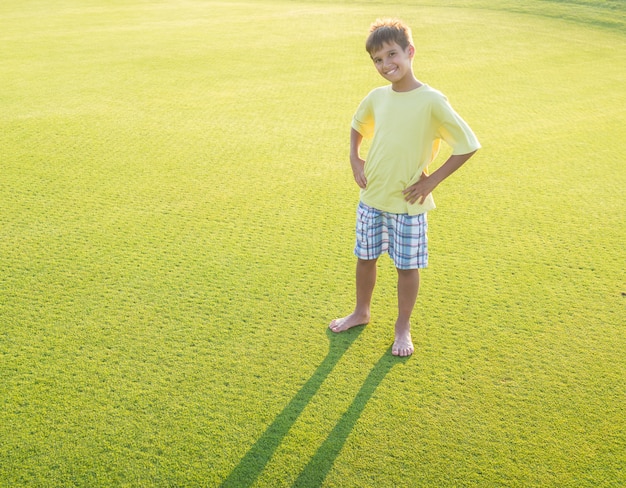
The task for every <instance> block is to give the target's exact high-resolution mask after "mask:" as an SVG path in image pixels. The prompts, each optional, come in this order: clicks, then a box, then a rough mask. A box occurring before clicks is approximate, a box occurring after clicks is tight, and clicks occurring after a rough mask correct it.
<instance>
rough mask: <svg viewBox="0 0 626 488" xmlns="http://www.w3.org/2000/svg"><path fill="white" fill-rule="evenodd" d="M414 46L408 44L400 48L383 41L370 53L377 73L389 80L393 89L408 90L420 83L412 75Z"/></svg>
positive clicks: (395, 44)
mask: <svg viewBox="0 0 626 488" xmlns="http://www.w3.org/2000/svg"><path fill="white" fill-rule="evenodd" d="M414 54H415V48H414V47H413V45H411V44H410V45H408V46H407V48H406V49H402V47H400V45H399V44H397V43H396V42H394V43H393V44H389V43H385V44H383V46H382V47H381V48H380V49H378V50H377V51H374V52H373V53H372V54H371V57H372V61H374V66H375V67H376V69H377V70H378V73H380V75H381V76H382V77H383V78H385V79H386V80H387V81H390V82H391V86H392V88H393V89H394V90H395V91H409V90H412V89H414V88H417V87H419V86H420V83H419V82H418V81H417V80H416V79H415V77H414V76H413V69H412V67H411V62H412V61H413V55H414Z"/></svg>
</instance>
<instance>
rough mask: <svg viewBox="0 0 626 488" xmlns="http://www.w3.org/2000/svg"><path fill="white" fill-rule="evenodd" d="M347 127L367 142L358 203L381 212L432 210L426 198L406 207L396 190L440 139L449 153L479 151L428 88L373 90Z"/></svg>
mask: <svg viewBox="0 0 626 488" xmlns="http://www.w3.org/2000/svg"><path fill="white" fill-rule="evenodd" d="M352 127H353V128H354V130H356V131H358V132H359V133H360V134H361V135H362V136H363V137H364V138H368V139H372V143H371V145H370V148H369V152H368V154H367V158H366V162H365V177H366V178H367V188H365V189H362V190H361V201H362V202H363V203H365V204H366V205H369V206H370V207H374V208H376V209H378V210H382V211H384V212H391V213H398V214H409V215H417V214H420V213H423V212H426V211H428V210H432V209H434V208H435V201H434V200H433V196H432V194H431V195H428V197H426V199H425V200H424V203H423V204H421V205H420V204H419V203H417V202H416V203H414V204H410V203H409V202H407V201H406V200H405V199H404V195H403V194H402V191H403V190H404V189H405V188H407V187H408V186H410V185H412V184H413V183H415V182H416V181H417V180H419V178H420V176H421V174H422V172H423V171H426V169H427V168H428V165H429V164H430V163H431V162H432V160H433V159H435V157H436V156H437V153H438V152H439V145H440V142H441V140H442V139H443V140H444V141H446V143H447V144H449V145H450V146H451V147H452V154H467V153H471V152H473V151H475V150H477V149H478V148H480V143H479V142H478V139H477V138H476V136H475V135H474V133H473V132H472V129H470V127H469V126H468V125H467V123H466V122H465V121H464V120H463V119H462V118H461V117H460V116H459V115H458V114H457V113H456V112H455V111H454V109H453V108H452V107H451V106H450V104H449V103H448V100H447V98H446V97H445V96H444V95H443V94H442V93H441V92H439V91H437V90H435V89H434V88H431V87H430V86H428V85H422V86H420V87H419V88H416V89H415V90H411V91H408V92H395V91H393V90H392V89H391V85H388V86H383V87H379V88H375V89H374V90H372V91H371V92H370V93H369V94H368V95H367V96H366V97H365V98H364V99H363V101H362V102H361V104H360V105H359V107H358V109H357V111H356V113H355V114H354V118H353V119H352Z"/></svg>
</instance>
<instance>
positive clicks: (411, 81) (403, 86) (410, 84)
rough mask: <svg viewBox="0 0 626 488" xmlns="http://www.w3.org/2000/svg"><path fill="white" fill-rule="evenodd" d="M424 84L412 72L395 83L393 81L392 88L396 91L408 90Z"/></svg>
mask: <svg viewBox="0 0 626 488" xmlns="http://www.w3.org/2000/svg"><path fill="white" fill-rule="evenodd" d="M422 85H423V83H421V82H420V81H419V80H418V79H417V78H415V75H414V74H413V73H410V74H408V75H407V76H405V77H404V78H403V79H401V80H398V81H397V82H395V83H392V84H391V89H392V90H393V91H395V92H408V91H412V90H416V89H418V88H419V87H420V86H422Z"/></svg>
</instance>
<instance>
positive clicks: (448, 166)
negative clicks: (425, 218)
mask: <svg viewBox="0 0 626 488" xmlns="http://www.w3.org/2000/svg"><path fill="white" fill-rule="evenodd" d="M475 152H476V151H473V152H471V153H467V154H457V155H453V156H450V157H449V158H448V160H447V161H446V162H445V163H444V164H443V165H441V167H440V168H439V169H438V170H437V171H435V172H434V173H433V174H431V175H426V174H422V177H421V178H420V179H419V181H418V182H417V183H414V184H413V185H411V186H409V187H407V188H406V190H404V191H403V192H402V193H403V194H404V199H405V200H406V201H408V202H409V203H415V202H417V201H419V203H420V204H422V203H424V200H425V199H426V197H427V196H428V195H430V194H431V193H432V192H433V190H434V189H435V188H437V186H438V185H439V183H441V182H442V181H443V180H445V179H446V178H447V177H448V176H450V175H451V174H452V173H454V172H455V171H456V170H457V169H459V168H460V167H461V166H463V164H464V163H465V162H466V161H467V160H468V159H469V158H471V157H472V156H473V155H474V153H475Z"/></svg>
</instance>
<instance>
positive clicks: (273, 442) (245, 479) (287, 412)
mask: <svg viewBox="0 0 626 488" xmlns="http://www.w3.org/2000/svg"><path fill="white" fill-rule="evenodd" d="M362 330H363V327H355V328H352V329H350V330H348V331H345V332H342V333H341V334H335V333H333V332H331V331H330V330H327V331H326V335H327V336H328V338H329V340H330V349H329V351H328V354H327V355H326V357H325V358H324V360H323V361H322V362H321V364H320V365H319V366H318V368H317V369H316V370H315V373H313V376H311V378H309V380H308V381H307V382H306V383H305V384H304V386H303V387H302V388H301V389H300V391H299V392H298V393H297V394H296V396H294V397H293V399H292V400H291V401H290V402H289V404H288V405H287V406H286V407H285V408H284V409H283V411H282V412H280V413H279V414H278V415H277V416H276V418H275V419H274V421H273V422H272V424H271V425H270V426H269V427H268V428H267V429H266V430H265V432H264V433H263V435H262V436H261V437H260V438H259V440H257V441H256V443H255V444H254V445H253V446H252V447H251V448H250V450H249V451H248V452H247V453H246V455H245V456H244V457H243V459H242V460H241V461H240V462H239V464H238V465H237V466H236V467H235V469H234V470H233V471H232V472H231V473H230V474H229V475H228V478H226V479H225V480H224V481H223V483H222V484H221V485H220V487H221V488H229V487H232V488H244V487H248V486H251V485H252V484H253V483H254V481H255V480H256V479H257V478H258V476H259V474H261V471H263V468H265V465H266V464H267V462H268V461H269V460H270V458H271V457H272V455H273V454H274V451H276V448H277V447H278V446H279V445H280V443H281V442H282V440H283V438H284V437H285V435H287V432H289V429H291V427H292V426H293V424H294V422H295V421H296V420H297V418H298V417H299V416H300V414H301V413H302V411H303V410H304V408H305V407H306V406H307V405H308V403H309V402H310V401H311V398H313V396H314V395H315V394H316V393H317V390H319V387H320V386H321V384H322V383H323V382H324V380H325V379H326V378H327V377H328V375H329V374H330V372H331V371H332V370H333V368H334V367H335V365H336V364H337V363H338V362H339V359H341V357H342V356H343V354H344V353H345V352H346V351H347V350H348V348H349V347H350V345H351V344H352V343H353V342H354V340H355V339H356V338H357V337H358V336H359V334H360V333H361V331H362ZM370 376H371V375H370ZM370 395H371V394H370Z"/></svg>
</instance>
